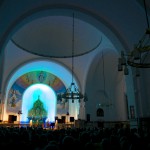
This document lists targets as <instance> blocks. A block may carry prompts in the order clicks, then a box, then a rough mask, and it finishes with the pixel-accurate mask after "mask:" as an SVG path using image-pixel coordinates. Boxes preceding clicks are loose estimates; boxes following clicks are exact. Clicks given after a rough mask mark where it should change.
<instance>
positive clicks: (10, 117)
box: [8, 115, 17, 123]
mask: <svg viewBox="0 0 150 150" xmlns="http://www.w3.org/2000/svg"><path fill="white" fill-rule="evenodd" d="M16 120H17V116H14V115H9V116H8V123H14V121H16Z"/></svg>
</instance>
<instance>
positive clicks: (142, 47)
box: [118, 0, 150, 76]
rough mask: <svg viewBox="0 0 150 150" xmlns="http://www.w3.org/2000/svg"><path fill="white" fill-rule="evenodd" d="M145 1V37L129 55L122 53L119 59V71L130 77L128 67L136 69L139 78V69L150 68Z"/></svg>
mask: <svg viewBox="0 0 150 150" xmlns="http://www.w3.org/2000/svg"><path fill="white" fill-rule="evenodd" d="M143 1H144V9H145V14H146V21H147V29H146V32H145V33H144V35H143V37H142V38H141V39H140V40H139V42H138V43H137V44H136V45H135V46H134V49H133V50H132V51H131V52H130V53H129V54H127V55H125V53H124V52H123V51H121V57H120V58H119V59H118V71H123V70H124V74H125V75H128V74H129V71H128V67H127V66H128V65H129V66H131V67H135V68H136V70H135V72H136V76H139V70H138V69H139V68H150V61H149V60H148V58H149V56H150V27H149V21H148V15H147V9H146V2H145V0H143Z"/></svg>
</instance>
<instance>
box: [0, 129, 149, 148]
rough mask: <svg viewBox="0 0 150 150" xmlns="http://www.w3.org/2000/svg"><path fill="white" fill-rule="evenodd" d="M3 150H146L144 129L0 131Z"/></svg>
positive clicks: (146, 137)
mask: <svg viewBox="0 0 150 150" xmlns="http://www.w3.org/2000/svg"><path fill="white" fill-rule="evenodd" d="M0 148H1V149H2V150H3V149H5V150H7V149H10V148H11V149H15V150H22V149H26V150H70V149H71V150H78V149H82V150H138V149H141V150H150V131H149V130H148V129H145V130H144V129H137V128H133V129H130V128H129V127H126V128H123V127H112V128H96V127H94V128H75V127H74V128H64V129H59V130H58V129H57V130H50V129H45V128H42V127H4V126H3V127H0Z"/></svg>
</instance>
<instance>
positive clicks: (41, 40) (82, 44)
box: [12, 12, 102, 57]
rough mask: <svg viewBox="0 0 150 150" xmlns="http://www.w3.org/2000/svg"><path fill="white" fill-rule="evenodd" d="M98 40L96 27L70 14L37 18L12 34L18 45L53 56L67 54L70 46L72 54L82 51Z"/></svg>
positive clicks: (99, 33)
mask: <svg viewBox="0 0 150 150" xmlns="http://www.w3.org/2000/svg"><path fill="white" fill-rule="evenodd" d="M70 14H71V15H72V12H70ZM73 22H74V23H73ZM101 40H102V34H101V32H100V31H99V30H98V29H97V28H96V27H94V26H93V25H91V24H89V23H88V22H85V21H83V20H80V19H77V18H74V17H73V15H72V16H58V15H57V16H44V17H41V18H36V19H34V20H32V21H31V22H29V23H27V24H25V25H24V26H23V27H21V28H20V29H19V30H18V31H17V32H16V33H15V34H14V35H13V37H12V41H13V42H14V43H15V44H16V45H17V46H18V47H20V48H21V49H24V50H26V51H28V52H31V53H33V54H38V55H42V56H52V57H70V56H71V55H72V50H74V54H75V55H82V54H85V53H87V52H90V51H92V50H94V49H96V48H97V47H98V46H99V45H100V43H101ZM73 45H74V49H73Z"/></svg>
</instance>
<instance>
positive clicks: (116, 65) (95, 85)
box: [0, 0, 150, 128]
mask: <svg viewBox="0 0 150 150" xmlns="http://www.w3.org/2000/svg"><path fill="white" fill-rule="evenodd" d="M149 19H150V1H149V0H132V1H131V0H124V1H123V0H122V1H120V0H111V1H110V0H101V1H98V0H97V1H93V0H88V1H86V0H82V1H74V0H63V1H62V0H55V1H49V0H36V2H35V1H34V0H21V1H20V0H11V1H10V0H1V1H0V20H1V23H0V79H1V80H0V125H7V126H9V125H11V126H12V125H14V126H15V125H24V126H32V125H34V126H36V125H43V126H44V127H47V123H48V122H49V123H50V124H57V125H58V126H57V127H64V126H62V124H63V125H66V126H67V127H68V126H69V127H70V126H71V127H72V126H75V127H85V126H87V127H91V126H92V127H110V126H115V125H116V124H123V125H126V126H130V127H131V128H135V127H136V128H138V127H139V126H142V127H143V126H144V127H149V125H150V109H149V108H150V91H149V89H150V88H149V87H150V69H149V68H150V53H149V51H150V27H149ZM145 40H146V42H145ZM59 125H60V126H59Z"/></svg>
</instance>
